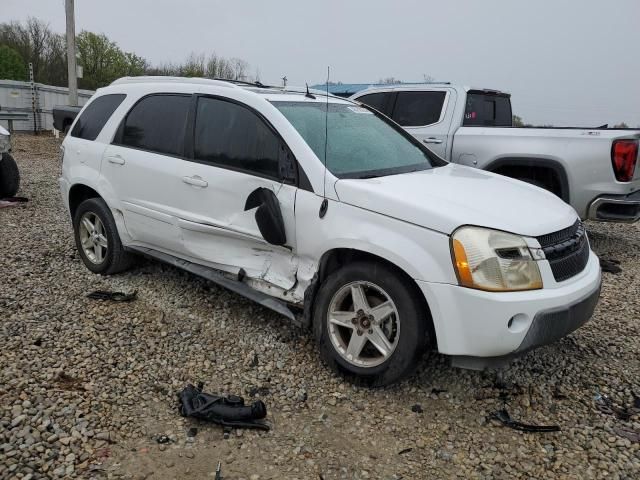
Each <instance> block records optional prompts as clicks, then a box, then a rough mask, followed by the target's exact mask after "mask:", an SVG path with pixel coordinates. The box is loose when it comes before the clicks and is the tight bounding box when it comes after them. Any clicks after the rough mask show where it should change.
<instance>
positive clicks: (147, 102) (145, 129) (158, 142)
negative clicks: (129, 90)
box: [122, 95, 191, 156]
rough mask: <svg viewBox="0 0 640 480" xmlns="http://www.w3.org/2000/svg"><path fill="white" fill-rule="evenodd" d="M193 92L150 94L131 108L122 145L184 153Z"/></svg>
mask: <svg viewBox="0 0 640 480" xmlns="http://www.w3.org/2000/svg"><path fill="white" fill-rule="evenodd" d="M190 102H191V96H190V95H151V96H148V97H145V98H143V99H142V100H140V101H139V102H138V103H136V104H135V106H134V107H133V108H132V109H131V111H130V112H129V114H128V115H127V117H126V118H125V121H124V126H123V131H122V144H123V145H125V146H128V147H134V148H140V149H143V150H149V151H151V152H156V153H163V154H167V155H175V156H182V155H183V153H184V133H185V130H186V125H187V114H188V112H189V105H190Z"/></svg>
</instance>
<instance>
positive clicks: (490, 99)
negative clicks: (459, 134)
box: [462, 92, 513, 127]
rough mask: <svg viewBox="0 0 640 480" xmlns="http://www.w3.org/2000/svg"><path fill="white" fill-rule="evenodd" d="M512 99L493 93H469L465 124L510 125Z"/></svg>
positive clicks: (473, 125) (478, 125) (477, 125)
mask: <svg viewBox="0 0 640 480" xmlns="http://www.w3.org/2000/svg"><path fill="white" fill-rule="evenodd" d="M512 121H513V120H512V117H511V99H510V98H509V96H508V95H496V94H491V93H488V94H487V93H482V92H481V93H473V92H469V93H468V94H467V105H466V108H465V112H464V121H463V123H462V124H463V125H464V126H467V127H510V126H511V125H512Z"/></svg>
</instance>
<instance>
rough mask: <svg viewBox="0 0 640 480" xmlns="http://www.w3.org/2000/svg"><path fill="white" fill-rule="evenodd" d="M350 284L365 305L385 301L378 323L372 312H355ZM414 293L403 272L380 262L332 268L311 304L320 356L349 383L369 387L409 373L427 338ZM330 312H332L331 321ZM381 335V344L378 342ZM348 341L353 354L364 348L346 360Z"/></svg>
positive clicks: (426, 317)
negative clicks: (384, 307) (337, 268)
mask: <svg viewBox="0 0 640 480" xmlns="http://www.w3.org/2000/svg"><path fill="white" fill-rule="evenodd" d="M354 288H355V290H356V292H358V291H359V292H363V293H364V297H365V298H366V301H367V304H368V305H367V307H368V308H370V307H375V306H379V305H381V304H382V303H385V302H386V301H387V300H390V302H391V303H385V305H386V307H387V314H388V312H389V311H392V312H393V313H391V314H388V315H387V317H386V320H384V321H383V322H382V323H380V320H381V319H382V318H383V317H384V316H383V315H382V316H381V315H378V314H377V313H376V314H374V312H371V311H369V312H367V311H363V312H361V314H360V315H359V314H358V313H357V312H356V310H357V309H356V308H355V307H354V300H353V299H354V298H355V297H354V293H353V292H354ZM418 294H419V293H418V292H417V290H416V289H415V286H413V285H411V284H409V280H408V279H406V278H405V276H404V275H403V274H402V273H400V272H398V271H397V270H395V269H393V268H391V267H388V266H386V265H383V264H380V263H375V262H364V261H359V262H354V263H351V264H348V265H347V266H345V267H343V268H341V269H339V270H337V271H335V272H333V273H332V274H331V275H329V276H328V277H327V278H326V280H325V281H324V282H323V283H322V285H321V286H320V289H319V291H318V295H317V297H316V300H315V303H314V314H313V328H314V334H315V338H316V341H317V343H318V348H319V350H320V354H321V356H322V358H323V360H324V361H325V362H326V363H327V364H328V365H329V367H330V368H331V369H333V370H334V371H336V372H338V373H340V374H342V375H344V376H345V377H346V379H347V380H348V381H350V382H352V383H356V384H360V385H366V386H370V387H381V386H384V385H389V384H391V383H394V382H397V381H398V380H400V379H402V378H404V377H406V376H407V375H409V374H410V373H411V372H412V371H413V370H414V368H415V367H416V366H417V363H418V361H419V359H420V357H421V355H422V353H423V352H424V350H425V347H426V346H427V345H428V344H429V340H430V339H429V333H428V332H429V331H430V330H429V328H428V322H429V321H430V320H429V314H428V312H426V311H425V308H424V305H423V302H421V300H420V298H419V297H418ZM350 295H351V298H349V296H350ZM357 295H360V294H357ZM385 295H386V297H387V300H385V299H384V297H385ZM330 310H331V311H333V312H335V313H334V314H332V315H331V318H332V321H329V312H330ZM367 313H369V315H374V317H375V318H373V319H372V317H370V316H367ZM349 323H350V325H349ZM358 330H360V331H361V332H362V335H358V333H357V331H358ZM380 333H382V334H383V335H384V336H385V338H386V340H387V343H386V345H384V343H383V342H381V341H380ZM352 339H353V340H352ZM372 339H375V342H376V343H378V345H380V344H381V343H382V344H383V345H384V348H383V350H384V351H388V352H389V354H388V355H384V353H383V350H380V349H379V348H376V347H375V344H374V343H373V341H372ZM352 341H353V342H355V343H354V344H353V345H354V348H353V349H352V353H354V352H357V351H358V349H359V348H360V345H361V344H363V347H362V350H361V353H360V355H359V356H358V357H355V356H353V355H351V358H349V355H348V354H349V349H350V347H351V346H352ZM358 342H360V343H358Z"/></svg>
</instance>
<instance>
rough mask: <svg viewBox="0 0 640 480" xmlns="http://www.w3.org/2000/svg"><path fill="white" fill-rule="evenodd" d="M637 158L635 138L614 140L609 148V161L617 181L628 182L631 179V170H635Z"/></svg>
mask: <svg viewBox="0 0 640 480" xmlns="http://www.w3.org/2000/svg"><path fill="white" fill-rule="evenodd" d="M637 159H638V141H637V140H614V141H613V147H612V148H611V163H612V164H613V173H615V175H616V180H618V181H619V182H630V181H631V180H633V172H635V170H636V160H637Z"/></svg>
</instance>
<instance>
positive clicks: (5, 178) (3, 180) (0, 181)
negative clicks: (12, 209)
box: [0, 153, 20, 198]
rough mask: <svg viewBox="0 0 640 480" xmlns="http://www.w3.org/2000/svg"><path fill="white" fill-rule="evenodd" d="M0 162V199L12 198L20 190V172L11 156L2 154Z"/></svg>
mask: <svg viewBox="0 0 640 480" xmlns="http://www.w3.org/2000/svg"><path fill="white" fill-rule="evenodd" d="M1 155H2V159H1V160H0V198H6V197H13V196H15V194H16V193H18V189H19V188H20V172H19V171H18V165H17V164H16V161H15V160H14V159H13V157H12V156H11V155H9V154H8V153H3V154H1Z"/></svg>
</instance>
